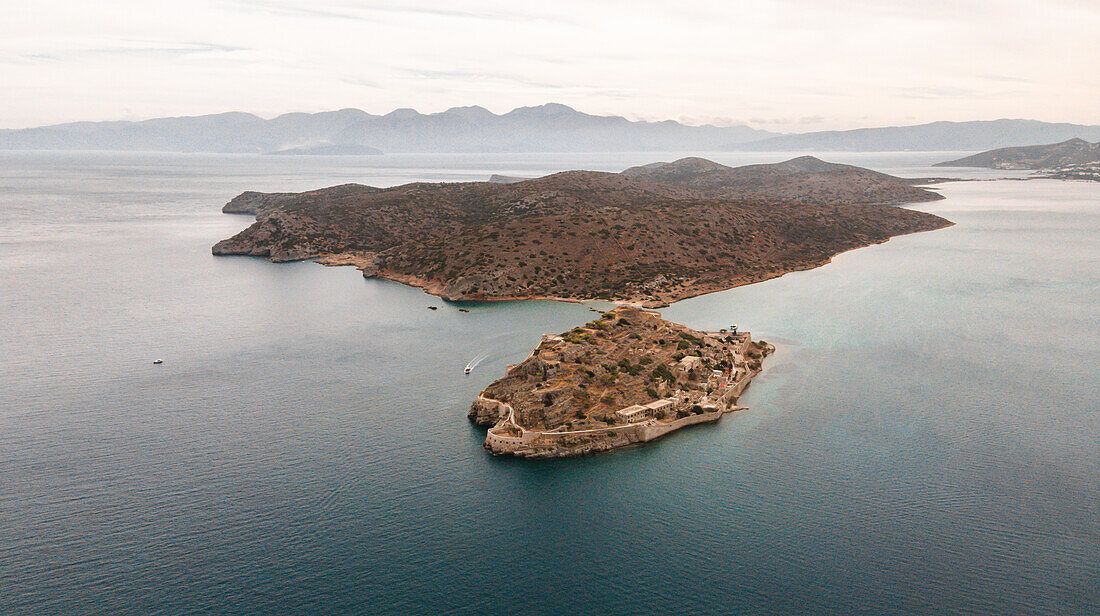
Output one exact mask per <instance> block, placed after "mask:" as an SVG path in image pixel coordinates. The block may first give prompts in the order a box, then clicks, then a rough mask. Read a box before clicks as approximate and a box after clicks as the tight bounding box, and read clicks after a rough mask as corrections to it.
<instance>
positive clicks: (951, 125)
mask: <svg viewBox="0 0 1100 616" xmlns="http://www.w3.org/2000/svg"><path fill="white" fill-rule="evenodd" d="M1074 137H1077V138H1081V139H1086V140H1089V141H1097V140H1100V126H1096V125H1082V124H1066V123H1050V122H1039V121H1037V120H992V121H973V122H931V123H928V124H918V125H915V126H887V127H882V128H858V129H854V130H845V131H822V132H813V133H802V134H796V135H782V136H778V137H770V138H767V139H762V140H759V141H753V142H750V143H742V144H735V145H733V146H731V148H730V149H732V150H741V151H756V152H768V151H775V152H810V151H816V152H900V151H918V152H919V151H924V152H935V151H951V150H954V151H960V150H992V149H995V148H1002V147H1008V146H1019V145H1041V144H1044V143H1054V142H1057V141H1065V140H1067V139H1072V138H1074Z"/></svg>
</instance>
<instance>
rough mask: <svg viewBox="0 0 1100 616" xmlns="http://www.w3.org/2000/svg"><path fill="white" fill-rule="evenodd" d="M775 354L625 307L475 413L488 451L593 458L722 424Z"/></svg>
mask: <svg viewBox="0 0 1100 616" xmlns="http://www.w3.org/2000/svg"><path fill="white" fill-rule="evenodd" d="M773 350H774V347H772V346H771V345H770V344H767V343H765V342H762V341H753V340H752V338H751V336H750V335H749V334H747V333H745V332H741V333H737V334H733V333H727V332H697V331H694V330H691V329H689V328H687V327H684V326H683V325H679V324H676V323H670V322H668V321H665V320H663V319H661V318H660V315H658V314H656V313H654V312H651V311H646V310H641V309H638V308H633V307H629V306H623V307H620V308H617V309H615V310H613V311H611V312H609V313H606V314H604V315H602V317H601V318H600V319H598V320H596V321H593V322H591V323H588V324H586V325H585V326H583V327H578V328H575V329H573V330H571V331H569V332H565V333H563V334H562V335H560V336H544V337H543V339H542V340H541V341H540V343H539V345H538V346H537V347H535V349H534V350H533V351H532V352H531V355H530V356H528V357H527V359H525V360H524V361H522V362H520V363H519V364H516V365H513V366H509V367H508V370H507V374H506V375H505V376H504V377H503V378H501V379H498V380H496V381H494V382H493V383H491V384H490V385H489V386H488V387H486V388H485V390H484V391H483V392H481V394H480V395H479V396H478V398H477V400H475V401H474V403H473V404H472V405H471V407H470V411H469V413H468V416H469V418H470V420H471V421H473V422H475V423H477V424H478V425H480V426H487V425H492V427H491V428H489V430H488V432H487V433H486V436H485V448H486V449H487V450H489V451H490V452H491V453H493V454H497V455H512V456H517V457H522V458H556V457H571V456H578V455H588V454H593V453H598V452H602V451H608V450H611V449H615V448H617V447H624V446H627V445H630V444H633V443H640V442H647V441H652V440H655V439H658V438H661V437H663V436H665V435H667V434H669V433H671V432H674V431H676V430H679V429H681V428H684V427H687V426H691V425H696V424H699V423H706V422H713V421H718V420H719V419H720V418H721V417H722V415H723V413H725V412H728V411H731V410H735V409H736V408H738V407H736V404H735V403H736V401H737V398H738V396H740V395H741V393H742V391H743V390H744V388H745V387H746V386H747V385H748V384H749V382H750V380H751V378H752V377H753V376H754V375H756V374H757V373H758V372H759V371H760V370H761V367H762V366H761V362H762V360H763V359H764V357H765V356H767V355H768V354H770V353H771V352H772V351H773Z"/></svg>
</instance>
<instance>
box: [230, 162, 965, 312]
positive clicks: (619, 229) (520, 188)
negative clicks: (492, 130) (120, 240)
mask: <svg viewBox="0 0 1100 616" xmlns="http://www.w3.org/2000/svg"><path fill="white" fill-rule="evenodd" d="M698 161H701V159H692V160H689V161H688V162H685V161H680V162H678V163H672V164H671V166H670V165H665V166H661V167H654V166H651V167H649V168H648V169H649V171H644V172H642V171H638V170H637V169H634V170H628V172H625V173H622V174H614V173H598V172H590V171H570V172H564V173H558V174H554V175H550V176H546V177H543V178H537V179H532V180H524V181H519V182H514V183H508V184H499V183H488V182H469V183H451V184H442V183H441V184H428V183H414V184H407V185H404V186H397V187H394V188H387V189H377V188H372V187H368V186H360V185H345V186H337V187H333V188H329V189H323V190H317V191H311V192H307V193H300V194H297V195H288V194H268V195H262V194H259V193H245V195H242V196H241V197H238V198H237V199H235V200H234V201H233V202H230V205H228V206H227V208H229V207H230V206H232V208H233V210H234V211H255V212H256V213H257V220H256V222H255V223H253V224H252V225H251V226H250V227H249V228H247V229H245V230H244V231H242V232H241V233H239V234H237V235H236V236H234V237H232V238H230V239H227V240H223V241H222V242H219V243H218V244H216V245H215V246H214V248H213V252H214V254H218V255H232V254H239V255H253V256H265V257H268V258H270V259H272V260H275V261H287V260H294V259H307V258H321V257H323V258H325V259H326V260H327V261H329V262H341V261H340V259H341V257H340V255H347V254H354V255H363V256H364V258H366V256H368V255H369V261H370V263H371V267H370V269H369V273H370V274H371V275H378V276H383V277H386V278H391V279H394V280H399V281H402V282H406V283H409V284H414V285H417V286H421V287H424V288H425V289H426V290H428V291H429V292H432V293H435V294H437V295H440V296H442V297H445V298H448V299H501V298H522V297H533V296H538V297H562V298H578V299H584V298H595V297H602V298H607V299H620V300H632V301H636V302H639V303H643V304H646V305H652V306H657V305H663V304H665V303H668V302H670V301H674V300H676V299H680V298H684V297H690V296H692V295H697V294H699V293H705V292H709V291H714V290H719V289H724V288H729V287H731V286H736V285H738V284H744V283H747V282H754V281H757V280H763V279H766V278H770V277H773V276H777V275H780V274H782V273H785V272H788V271H792V270H797V269H805V268H809V267H814V266H817V265H821V264H823V263H825V262H827V261H828V259H829V258H830V257H831V256H832V255H835V254H837V253H839V252H843V251H845V250H850V249H852V248H857V247H859V246H865V245H868V244H873V243H877V242H882V241H885V240H886V239H888V238H889V237H891V236H894V235H899V234H902V233H912V232H916V231H926V230H930V229H938V228H941V227H944V226H947V225H949V224H950V223H949V222H948V221H946V220H944V219H942V218H939V217H937V216H933V215H931V214H925V213H922V212H916V211H912V210H906V209H901V208H897V207H889V206H883V205H881V203H893V202H895V201H897V200H899V199H909V200H930V199H938V198H940V196H939V195H938V194H936V193H934V192H931V191H927V190H923V189H919V188H915V187H913V186H911V185H910V184H908V183H907V182H906V181H904V180H901V179H899V178H892V177H891V176H885V175H883V174H876V173H875V172H871V171H867V170H861V169H858V168H855V167H847V166H843V165H841V166H834V165H828V164H827V163H822V162H821V161H816V159H808V160H807V159H797V160H796V161H791V162H790V163H786V164H780V165H775V166H766V165H764V166H761V165H757V166H754V167H752V168H742V169H741V170H738V169H731V168H729V167H723V166H721V165H715V164H714V163H709V161H702V162H698ZM814 161H816V162H814ZM880 176H881V177H880ZM845 178H849V179H850V181H847V180H846V179H845ZM347 262H357V261H355V260H354V259H350V260H348V261H347Z"/></svg>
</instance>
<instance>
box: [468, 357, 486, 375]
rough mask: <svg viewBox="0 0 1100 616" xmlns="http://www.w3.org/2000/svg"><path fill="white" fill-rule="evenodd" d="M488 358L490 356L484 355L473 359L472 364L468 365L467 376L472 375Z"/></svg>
mask: <svg viewBox="0 0 1100 616" xmlns="http://www.w3.org/2000/svg"><path fill="white" fill-rule="evenodd" d="M486 357H489V356H488V355H487V354H485V353H482V354H481V355H478V356H477V357H475V358H473V359H471V360H470V363H468V364H466V370H465V372H466V374H470V372H472V371H473V369H474V368H477V365H478V364H480V363H481V362H483V361H485V358H486Z"/></svg>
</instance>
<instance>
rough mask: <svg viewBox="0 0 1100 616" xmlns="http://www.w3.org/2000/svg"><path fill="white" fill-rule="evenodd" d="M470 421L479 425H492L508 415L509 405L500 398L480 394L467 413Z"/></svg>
mask: <svg viewBox="0 0 1100 616" xmlns="http://www.w3.org/2000/svg"><path fill="white" fill-rule="evenodd" d="M467 416H468V417H469V418H470V421H472V422H474V423H476V424H477V425H479V426H485V427H488V426H491V425H493V424H495V423H497V422H498V421H500V420H502V419H504V418H506V417H507V416H508V405H506V404H504V403H503V402H501V401H499V400H492V399H489V398H483V397H481V396H478V399H477V400H474V403H473V404H471V405H470V411H469V413H467Z"/></svg>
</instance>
